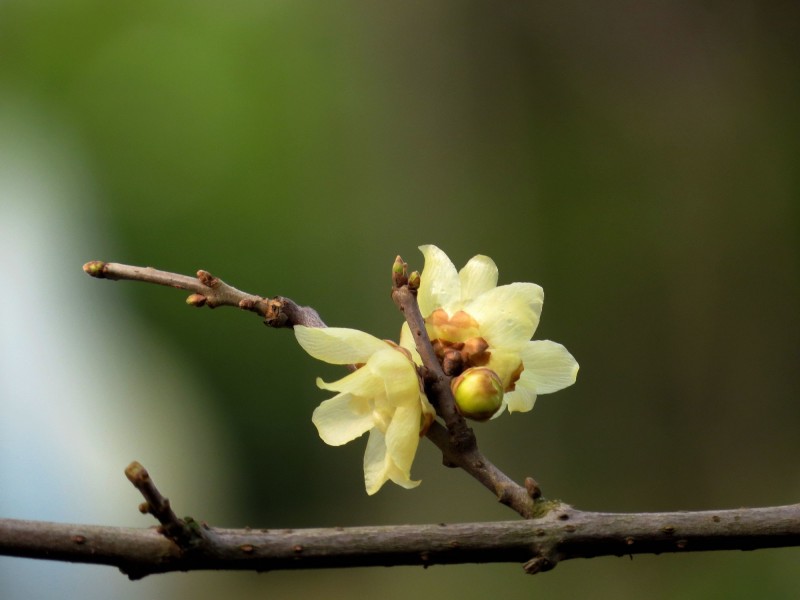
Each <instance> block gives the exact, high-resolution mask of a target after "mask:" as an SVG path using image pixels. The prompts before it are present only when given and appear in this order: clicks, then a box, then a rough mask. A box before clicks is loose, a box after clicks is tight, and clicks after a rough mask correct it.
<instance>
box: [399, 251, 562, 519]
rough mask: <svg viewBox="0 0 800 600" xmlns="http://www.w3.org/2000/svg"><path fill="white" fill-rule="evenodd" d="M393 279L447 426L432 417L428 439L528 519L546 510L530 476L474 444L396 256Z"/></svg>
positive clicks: (434, 399) (446, 460)
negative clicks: (500, 464)
mask: <svg viewBox="0 0 800 600" xmlns="http://www.w3.org/2000/svg"><path fill="white" fill-rule="evenodd" d="M400 265H402V270H401V269H400ZM392 283H393V289H392V300H394V303H395V304H396V305H397V308H398V309H399V310H400V312H401V313H403V316H404V317H405V319H406V322H407V323H408V326H409V328H410V329H411V334H412V336H413V337H414V342H415V344H416V347H417V352H418V353H419V355H420V358H421V359H422V364H423V367H424V369H423V371H424V374H425V389H426V392H427V393H428V398H429V399H430V401H431V403H432V404H433V405H434V407H435V408H436V412H437V414H438V415H439V416H441V417H442V419H444V422H445V425H446V426H447V428H446V429H445V428H444V427H442V426H441V425H440V424H439V423H437V422H434V423H433V424H432V425H431V427H430V428H429V429H428V431H427V433H426V435H427V437H428V439H430V440H431V441H432V442H433V443H434V444H436V446H437V447H438V448H439V449H440V450H441V451H442V458H443V460H444V463H445V464H446V465H448V466H454V467H460V468H462V469H464V470H465V471H466V472H467V473H469V474H470V475H472V477H474V478H475V479H477V480H478V481H479V482H480V483H481V484H483V485H484V487H486V488H488V489H489V490H491V491H492V492H493V493H494V494H495V496H497V499H498V500H499V501H500V502H502V503H503V504H505V505H506V506H508V507H510V508H512V509H513V510H515V511H517V512H518V513H519V514H520V515H522V516H523V517H524V518H526V519H530V518H533V517H534V516H539V515H541V514H542V513H543V512H544V511H545V510H547V506H548V505H547V503H545V502H544V501H543V500H539V497H540V495H541V492H540V490H539V487H538V486H537V485H536V483H535V482H534V481H533V479H531V478H528V479H527V480H526V485H525V487H523V486H521V485H519V484H518V483H516V482H515V481H514V480H513V479H511V478H510V477H509V476H508V475H506V474H505V473H503V472H502V471H501V470H500V469H498V468H497V467H496V466H495V465H494V464H492V462H491V461H490V460H489V459H487V458H486V457H485V456H484V455H483V454H482V453H481V451H480V450H478V442H477V440H476V438H475V434H474V432H473V431H472V429H471V428H470V427H469V426H468V425H467V423H466V421H465V420H464V417H462V416H461V415H460V414H459V413H458V411H457V410H456V405H455V399H454V398H453V392H452V391H451V389H450V379H451V378H450V377H448V376H447V375H445V373H444V371H443V370H442V366H441V365H440V364H439V360H438V359H437V358H436V353H435V352H434V350H433V346H432V345H431V340H430V338H429V337H428V332H427V330H426V329H425V319H424V318H423V317H422V313H421V312H420V310H419V304H418V303H417V294H416V289H414V286H410V285H409V281H408V278H407V277H406V276H405V263H403V261H402V259H401V258H400V257H399V256H398V257H397V259H396V260H395V268H394V269H393V278H392Z"/></svg>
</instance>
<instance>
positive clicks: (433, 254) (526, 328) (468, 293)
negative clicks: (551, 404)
mask: <svg viewBox="0 0 800 600" xmlns="http://www.w3.org/2000/svg"><path fill="white" fill-rule="evenodd" d="M420 250H421V251H422V254H423V255H424V256H425V267H424V269H423V271H422V276H421V283H420V287H419V291H418V295H417V300H418V302H419V308H420V311H421V312H422V316H423V317H425V324H426V329H427V331H428V335H429V336H430V338H431V341H432V343H433V345H434V349H435V350H436V352H437V355H438V356H439V357H440V359H442V360H443V361H445V360H447V357H448V356H451V357H452V356H453V354H454V353H456V357H457V358H458V360H459V361H460V362H459V365H461V368H471V367H486V368H488V369H491V370H492V371H494V372H495V373H496V374H497V375H498V377H499V378H500V380H501V382H502V384H503V388H504V390H505V394H504V397H503V402H502V405H501V406H500V409H499V410H498V411H497V412H496V413H495V415H494V416H493V417H492V418H495V417H497V416H499V415H500V414H501V413H502V412H503V411H504V410H505V409H506V408H508V411H509V412H527V411H529V410H531V409H532V408H533V404H534V402H535V401H536V397H537V395H538V394H549V393H551V392H555V391H558V390H560V389H563V388H565V387H567V386H569V385H572V384H573V383H575V378H576V376H577V374H578V363H577V362H576V361H575V359H574V358H573V357H572V355H571V354H570V353H569V352H568V351H567V349H566V348H564V346H562V345H561V344H557V343H555V342H551V341H549V340H536V341H531V338H532V337H533V334H534V332H535V331H536V327H537V326H538V324H539V317H540V315H541V312H542V303H543V301H544V292H543V290H542V288H541V287H539V286H538V285H536V284H534V283H511V284H508V285H501V286H498V285H497V273H498V272H497V266H496V265H495V263H494V261H493V260H492V259H491V258H489V257H488V256H482V255H478V256H475V257H473V258H471V259H470V260H469V262H467V264H466V265H465V266H464V268H462V269H461V270H460V271H456V268H455V266H454V265H453V263H452V262H451V261H450V259H449V258H448V257H447V255H446V254H445V253H444V252H442V251H441V250H440V249H439V248H437V247H436V246H433V245H427V246H420ZM401 343H402V345H403V346H408V345H410V344H411V341H410V333H409V331H408V328H407V327H405V328H404V332H403V335H402V336H401Z"/></svg>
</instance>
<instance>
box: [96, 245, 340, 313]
mask: <svg viewBox="0 0 800 600" xmlns="http://www.w3.org/2000/svg"><path fill="white" fill-rule="evenodd" d="M83 270H84V271H85V272H86V273H87V274H88V275H91V276H92V277H96V278H97V279H112V280H128V281H144V282H146V283H155V284H158V285H165V286H169V287H174V288H177V289H179V290H185V291H187V292H192V294H191V295H190V296H189V297H188V298H187V299H186V303H187V304H191V305H192V306H198V307H200V306H208V307H209V308H216V307H217V306H234V307H236V308H241V309H242V310H248V311H251V312H254V313H256V314H259V315H261V316H262V317H263V318H264V323H266V324H267V325H268V326H270V327H294V326H295V325H306V326H308V327H325V323H324V322H323V321H322V319H321V318H320V316H319V314H317V311H315V310H314V309H313V308H310V307H308V306H300V305H299V304H297V303H296V302H294V301H293V300H291V299H289V298H284V297H283V296H275V297H274V298H262V297H261V296H256V295H254V294H247V293H245V292H242V291H240V290H237V289H236V288H235V287H233V286H230V285H228V284H227V283H225V282H224V281H222V280H221V279H218V278H217V277H214V276H213V275H211V273H209V272H208V271H198V272H197V277H189V276H187V275H179V274H178V273H170V272H168V271H159V270H158V269H153V268H152V267H135V266H131V265H123V264H119V263H107V262H103V261H100V260H94V261H91V262H88V263H86V264H85V265H83Z"/></svg>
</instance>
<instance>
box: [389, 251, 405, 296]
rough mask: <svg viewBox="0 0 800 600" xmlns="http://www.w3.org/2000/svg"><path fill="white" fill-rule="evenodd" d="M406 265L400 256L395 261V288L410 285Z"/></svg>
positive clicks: (393, 281)
mask: <svg viewBox="0 0 800 600" xmlns="http://www.w3.org/2000/svg"><path fill="white" fill-rule="evenodd" d="M406 267H408V265H406V263H404V262H403V259H402V258H401V257H400V256H399V255H398V256H397V258H395V259H394V264H393V265H392V283H394V286H395V287H398V288H399V287H402V286H404V285H406V284H407V283H408V276H407V273H408V271H407V270H406Z"/></svg>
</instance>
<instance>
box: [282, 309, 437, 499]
mask: <svg viewBox="0 0 800 600" xmlns="http://www.w3.org/2000/svg"><path fill="white" fill-rule="evenodd" d="M294 332H295V336H296V338H297V341H298V342H299V343H300V345H301V346H302V347H303V349H304V350H305V351H306V352H308V353H309V354H310V355H311V356H313V357H314V358H317V359H319V360H323V361H325V362H328V363H332V364H336V365H347V364H355V365H362V366H360V367H359V368H358V369H356V371H354V372H353V373H351V374H349V375H347V376H346V377H344V378H342V379H340V380H338V381H335V382H333V383H325V382H324V381H322V380H321V379H319V378H318V379H317V386H319V387H320V388H322V389H325V390H330V391H334V392H338V394H337V395H336V396H334V397H333V398H331V399H329V400H325V401H324V402H323V403H322V404H320V405H319V406H318V407H317V409H316V410H315V411H314V415H313V417H312V421H313V422H314V425H316V426H317V430H318V431H319V435H320V437H321V438H322V440H323V441H324V442H325V443H326V444H330V445H331V446H340V445H342V444H346V443H347V442H349V441H351V440H354V439H356V438H357V437H359V436H361V435H363V434H364V433H366V432H367V431H369V441H368V442H367V450H366V453H365V454H364V482H365V485H366V489H367V493H368V494H370V495H372V494H374V493H375V492H377V491H378V490H379V489H380V488H381V486H382V485H383V484H384V483H386V481H388V480H392V481H394V482H395V483H396V484H398V485H400V486H402V487H404V488H413V487H416V486H417V485H419V483H420V482H419V481H412V480H411V463H412V462H413V461H414V455H415V454H416V452H417V445H418V444H419V438H420V431H421V429H423V428H424V427H425V426H427V424H429V423H430V420H431V419H433V415H434V410H433V407H432V406H431V405H430V403H429V402H428V400H427V398H426V397H425V395H424V394H423V392H422V388H421V387H420V381H419V378H418V376H417V370H416V366H415V365H414V363H413V362H412V361H411V360H410V359H409V357H408V355H407V353H406V352H405V351H404V350H403V349H401V348H398V347H397V346H394V345H393V344H391V343H389V342H385V341H382V340H379V339H378V338H376V337H373V336H371V335H369V334H368V333H364V332H363V331H358V330H355V329H341V328H336V327H328V328H312V327H304V326H302V325H296V326H295V327H294Z"/></svg>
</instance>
